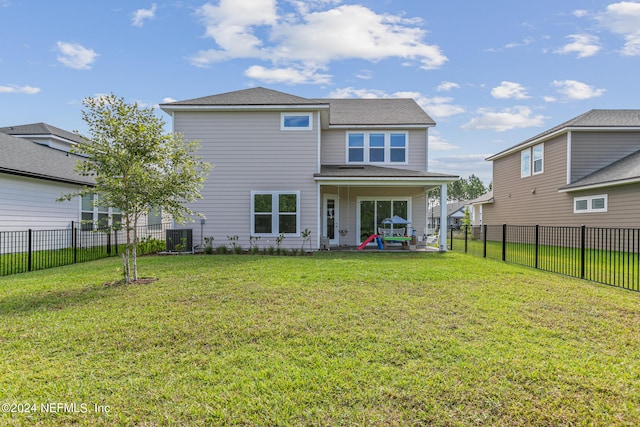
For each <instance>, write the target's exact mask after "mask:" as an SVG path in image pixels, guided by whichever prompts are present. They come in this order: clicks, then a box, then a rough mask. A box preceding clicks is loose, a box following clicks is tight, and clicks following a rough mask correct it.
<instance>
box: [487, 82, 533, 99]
mask: <svg viewBox="0 0 640 427" xmlns="http://www.w3.org/2000/svg"><path fill="white" fill-rule="evenodd" d="M491 96H493V97H494V98H498V99H527V98H530V96H528V95H527V90H526V89H525V88H524V87H523V86H522V85H521V84H520V83H514V82H508V81H502V82H501V83H500V86H496V87H494V88H493V89H491Z"/></svg>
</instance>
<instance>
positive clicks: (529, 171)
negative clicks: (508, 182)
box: [520, 143, 544, 178]
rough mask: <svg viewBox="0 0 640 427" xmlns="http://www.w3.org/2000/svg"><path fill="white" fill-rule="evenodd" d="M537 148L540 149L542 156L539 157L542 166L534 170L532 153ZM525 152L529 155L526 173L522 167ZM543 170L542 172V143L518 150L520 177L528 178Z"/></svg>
mask: <svg viewBox="0 0 640 427" xmlns="http://www.w3.org/2000/svg"><path fill="white" fill-rule="evenodd" d="M537 148H540V149H541V151H542V157H541V158H540V160H541V163H542V168H541V169H540V170H539V171H538V172H536V171H535V170H534V165H535V160H534V153H535V151H536V149H537ZM525 154H528V155H529V162H528V166H529V170H528V172H527V173H525V172H524V168H523V166H524V165H525V162H524V156H525ZM543 172H544V143H541V144H537V145H534V146H533V147H528V148H525V149H524V150H520V178H528V177H530V176H533V175H540V174H541V173H543Z"/></svg>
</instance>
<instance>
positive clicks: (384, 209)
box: [358, 199, 410, 243]
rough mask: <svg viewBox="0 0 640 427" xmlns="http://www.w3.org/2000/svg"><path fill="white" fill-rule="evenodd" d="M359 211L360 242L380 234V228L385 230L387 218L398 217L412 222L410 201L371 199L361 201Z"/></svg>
mask: <svg viewBox="0 0 640 427" xmlns="http://www.w3.org/2000/svg"><path fill="white" fill-rule="evenodd" d="M358 210H359V218H358V219H359V223H360V224H359V228H360V230H359V231H360V234H359V242H360V243H362V242H364V241H365V240H367V237H369V236H371V235H372V234H378V228H385V227H388V226H385V225H384V224H382V221H384V219H385V218H391V217H392V216H394V215H398V216H400V217H402V218H404V219H407V220H410V218H409V217H408V214H409V199H371V200H360V202H359V204H358Z"/></svg>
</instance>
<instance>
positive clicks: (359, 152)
mask: <svg viewBox="0 0 640 427" xmlns="http://www.w3.org/2000/svg"><path fill="white" fill-rule="evenodd" d="M349 161H350V162H356V163H361V162H364V134H363V133H350V134H349Z"/></svg>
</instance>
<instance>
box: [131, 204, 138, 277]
mask: <svg viewBox="0 0 640 427" xmlns="http://www.w3.org/2000/svg"><path fill="white" fill-rule="evenodd" d="M132 259H133V281H134V282H135V281H136V280H138V215H136V216H135V217H134V218H133V257H132Z"/></svg>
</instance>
